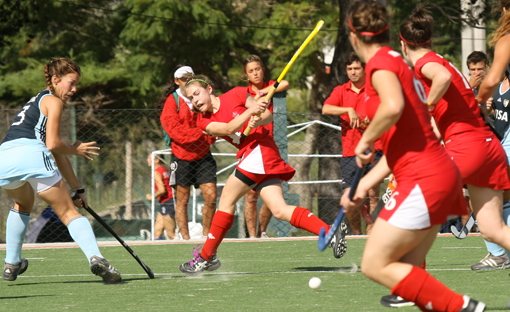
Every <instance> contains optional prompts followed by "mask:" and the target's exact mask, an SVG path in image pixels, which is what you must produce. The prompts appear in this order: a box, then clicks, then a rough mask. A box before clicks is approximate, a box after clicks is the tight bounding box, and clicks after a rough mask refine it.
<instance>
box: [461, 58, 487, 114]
mask: <svg viewBox="0 0 510 312" xmlns="http://www.w3.org/2000/svg"><path fill="white" fill-rule="evenodd" d="M466 64H467V67H468V69H469V85H470V86H471V88H472V89H473V92H474V93H475V96H477V95H478V90H479V89H480V86H481V85H482V81H483V79H484V78H485V76H486V75H487V73H488V71H489V65H490V62H489V58H488V57H487V55H486V54H485V53H483V52H482V51H473V52H471V54H469V55H468V57H467V59H466ZM491 106H492V98H489V99H488V100H487V102H486V103H485V105H482V104H480V110H481V111H482V114H483V116H484V119H485V120H487V118H488V117H489V116H491V113H492V107H491Z"/></svg>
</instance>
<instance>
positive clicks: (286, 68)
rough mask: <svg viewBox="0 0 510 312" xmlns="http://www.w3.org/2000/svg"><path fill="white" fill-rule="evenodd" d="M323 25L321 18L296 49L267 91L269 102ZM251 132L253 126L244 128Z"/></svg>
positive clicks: (245, 133)
mask: <svg viewBox="0 0 510 312" xmlns="http://www.w3.org/2000/svg"><path fill="white" fill-rule="evenodd" d="M322 25H324V21H323V20H320V21H319V22H318V23H317V26H315V28H314V29H313V31H312V32H311V33H310V34H309V35H308V37H306V39H305V41H304V42H303V44H301V46H300V47H299V49H298V50H297V51H296V53H294V56H292V58H291V59H290V61H289V63H287V66H285V68H284V69H283V71H282V73H281V74H280V76H278V79H276V82H275V83H274V84H273V88H272V89H271V90H269V92H268V93H267V95H266V99H267V101H268V102H270V101H271V99H272V98H273V95H274V93H275V92H276V88H278V85H279V84H280V82H281V81H282V79H283V77H285V75H286V74H287V72H288V71H289V68H290V67H291V66H292V64H294V61H296V59H297V58H298V56H299V55H300V54H301V52H303V50H304V49H305V48H306V46H307V45H308V43H310V41H312V39H313V37H315V35H316V34H317V33H318V32H319V30H320V29H321V27H322ZM257 117H260V114H257ZM250 132H251V127H247V128H246V129H244V132H243V135H244V136H245V137H246V136H248V135H250Z"/></svg>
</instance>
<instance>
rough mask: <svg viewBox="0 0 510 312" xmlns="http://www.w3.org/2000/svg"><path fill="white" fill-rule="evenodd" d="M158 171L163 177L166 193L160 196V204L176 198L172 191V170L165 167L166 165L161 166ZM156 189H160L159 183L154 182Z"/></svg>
mask: <svg viewBox="0 0 510 312" xmlns="http://www.w3.org/2000/svg"><path fill="white" fill-rule="evenodd" d="M155 171H156V172H158V173H159V174H160V175H161V177H162V178H163V184H164V185H165V189H166V193H165V194H163V195H161V196H159V197H158V201H159V203H160V204H162V203H165V202H167V201H169V200H170V199H172V198H174V196H173V193H172V187H171V186H170V170H168V169H167V168H165V167H164V166H159V167H157V168H156V170H155ZM154 191H156V192H157V191H158V185H157V184H154Z"/></svg>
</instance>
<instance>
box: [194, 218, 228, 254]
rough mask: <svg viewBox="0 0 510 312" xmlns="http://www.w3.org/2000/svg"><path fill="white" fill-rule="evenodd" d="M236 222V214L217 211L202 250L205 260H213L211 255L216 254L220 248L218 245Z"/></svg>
mask: <svg viewBox="0 0 510 312" xmlns="http://www.w3.org/2000/svg"><path fill="white" fill-rule="evenodd" d="M233 223H234V215H233V214H230V213H226V212H223V211H219V210H218V211H217V212H216V213H215V214H214V217H213V221H212V224H211V229H210V230H209V234H208V235H207V240H206V241H205V244H204V247H203V248H202V252H201V253H200V256H202V258H204V259H205V260H207V261H209V260H211V257H212V256H214V255H215V254H216V251H217V250H218V246H219V245H220V244H221V241H222V240H223V239H224V238H225V235H227V232H228V230H230V227H232V224H233Z"/></svg>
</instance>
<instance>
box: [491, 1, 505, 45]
mask: <svg viewBox="0 0 510 312" xmlns="http://www.w3.org/2000/svg"><path fill="white" fill-rule="evenodd" d="M499 4H500V6H501V9H503V8H505V9H506V14H503V15H502V16H501V17H500V18H499V21H498V26H497V28H496V31H495V32H493V33H492V34H491V35H490V36H489V38H490V41H489V46H491V47H493V46H495V45H496V42H498V40H499V39H500V38H501V37H503V36H504V35H506V33H507V32H509V31H510V0H500V1H499Z"/></svg>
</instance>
